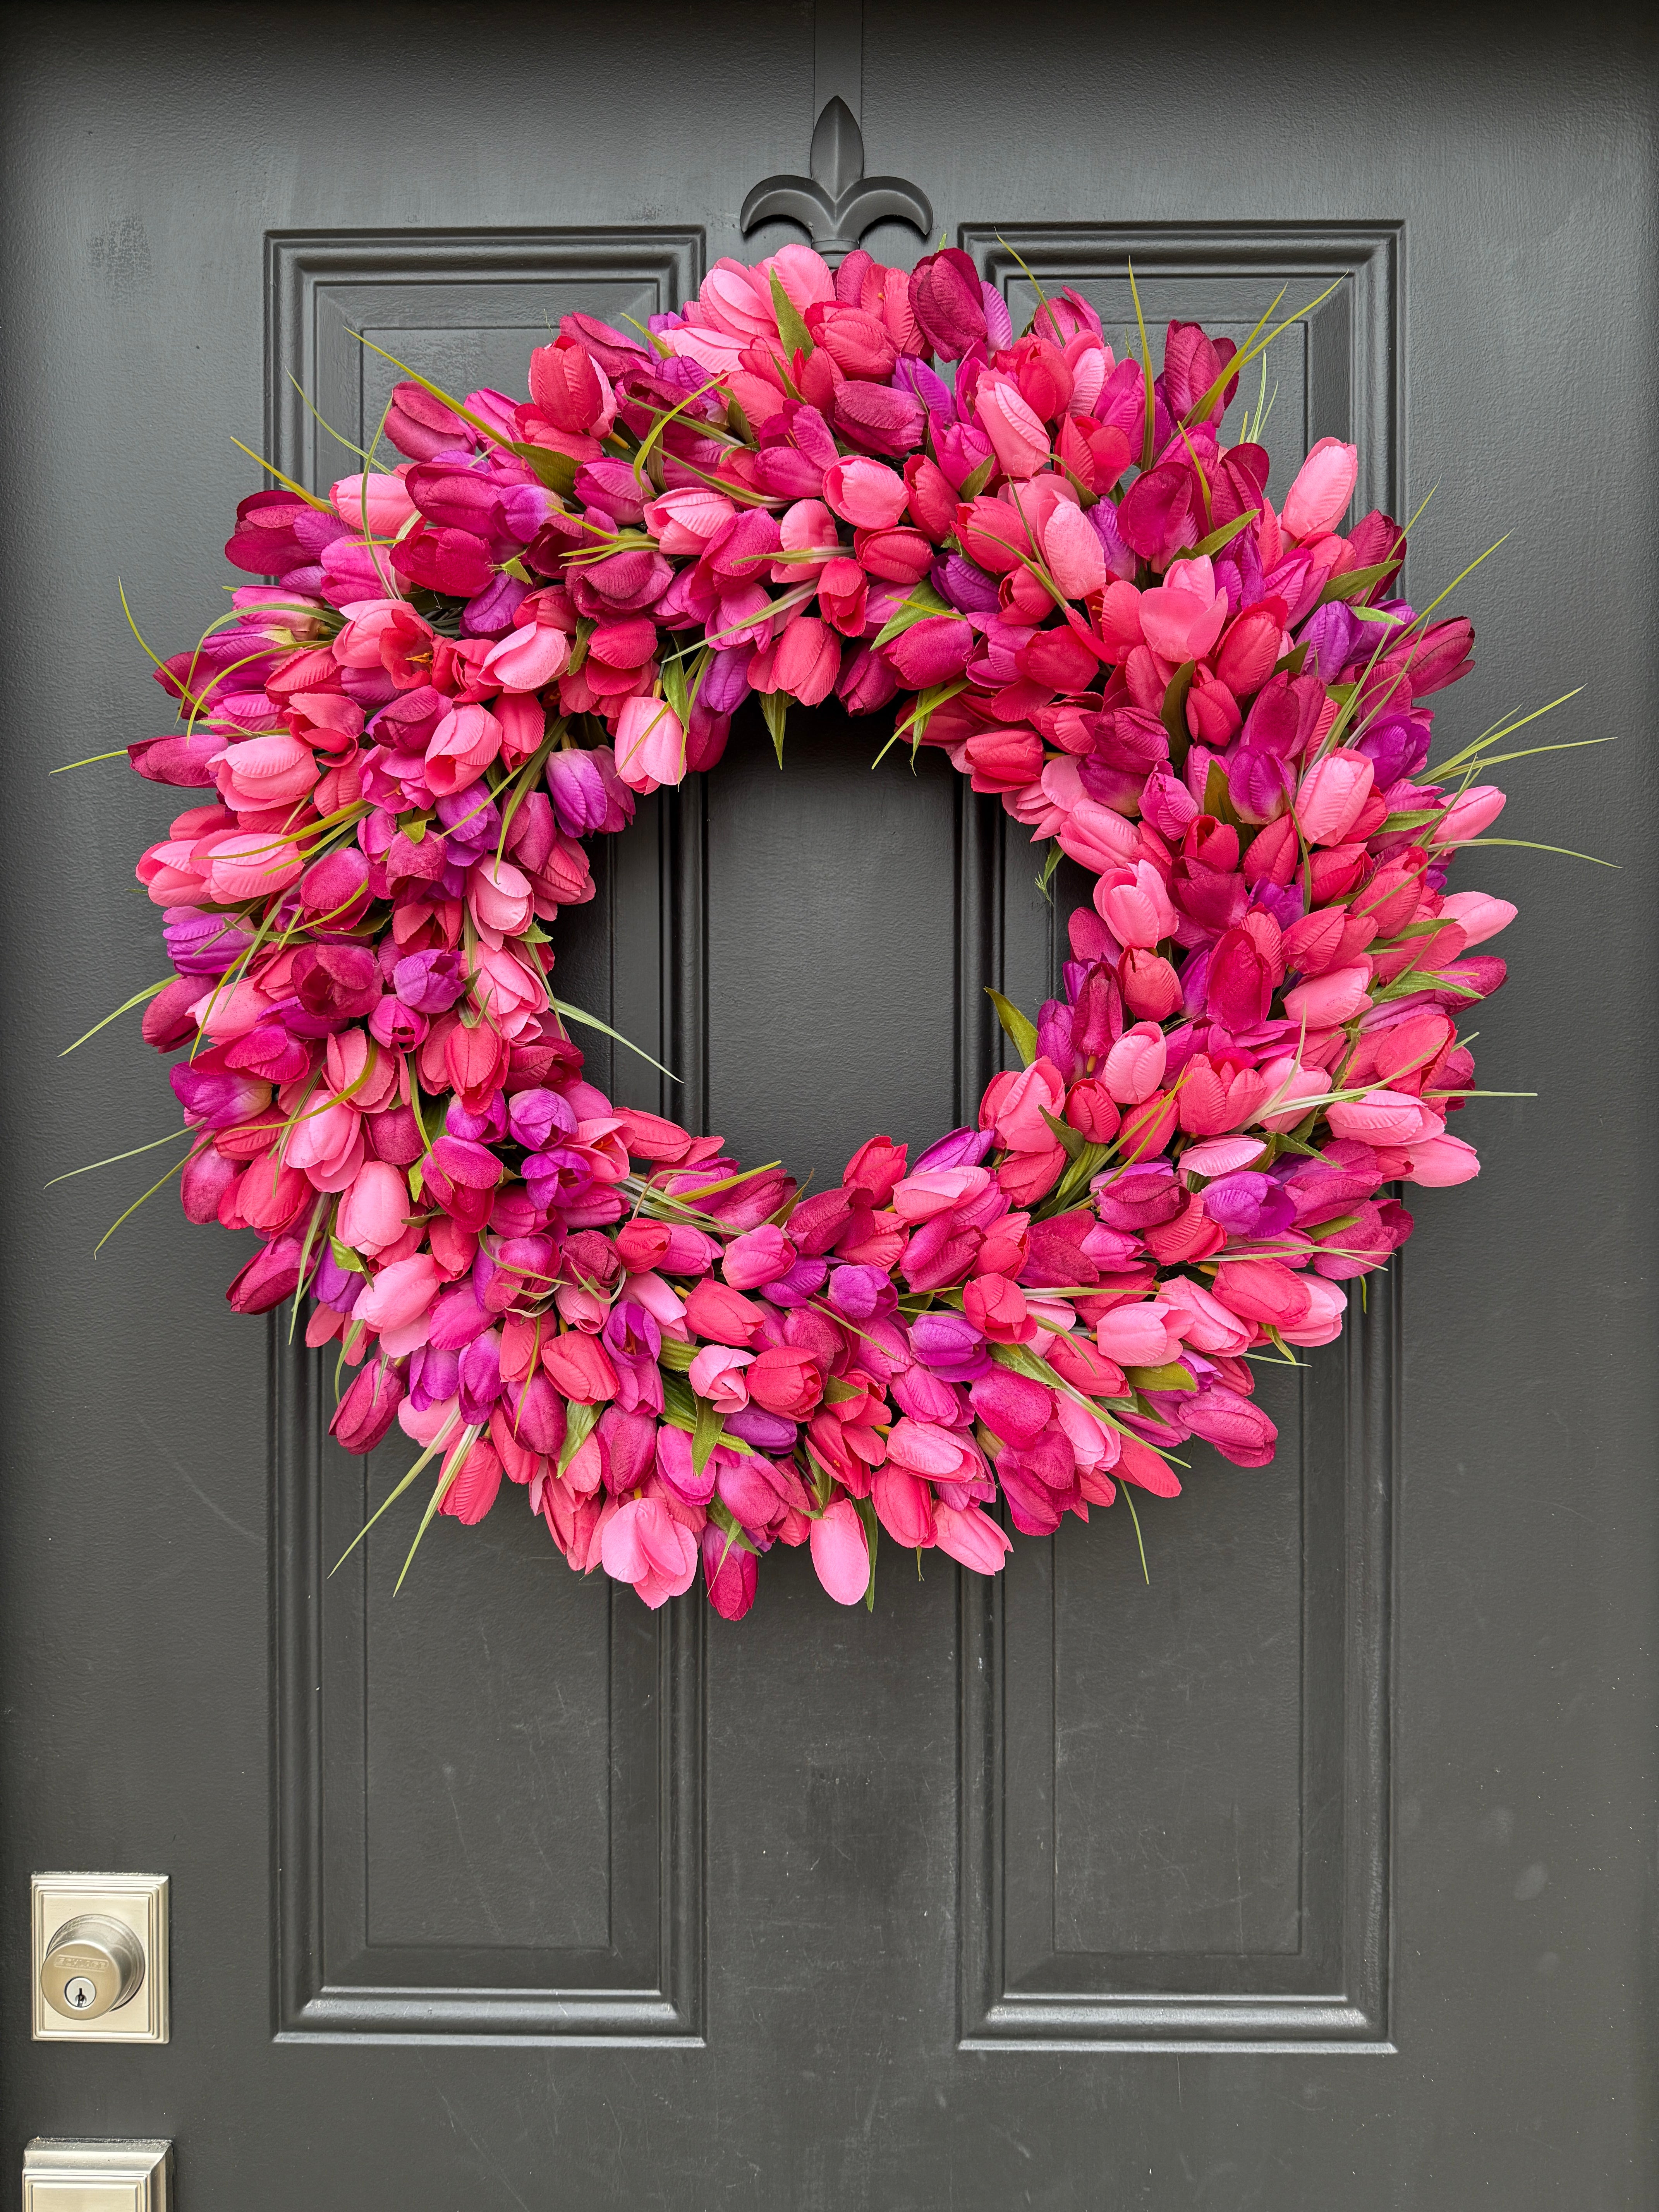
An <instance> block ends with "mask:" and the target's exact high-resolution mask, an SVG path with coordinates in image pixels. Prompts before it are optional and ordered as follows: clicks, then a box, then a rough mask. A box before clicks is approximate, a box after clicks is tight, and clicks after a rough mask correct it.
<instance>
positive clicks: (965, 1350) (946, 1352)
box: [910, 1311, 991, 1383]
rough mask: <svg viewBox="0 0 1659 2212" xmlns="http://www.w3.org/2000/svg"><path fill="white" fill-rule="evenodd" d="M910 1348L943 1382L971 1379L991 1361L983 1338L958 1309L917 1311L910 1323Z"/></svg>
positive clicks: (966, 1381)
mask: <svg viewBox="0 0 1659 2212" xmlns="http://www.w3.org/2000/svg"><path fill="white" fill-rule="evenodd" d="M910 1348H911V1350H912V1351H913V1352H915V1356H916V1358H918V1359H919V1360H920V1361H921V1364H922V1365H923V1366H924V1367H931V1368H932V1369H933V1372H934V1374H935V1375H942V1376H944V1378H945V1381H946V1382H947V1383H971V1382H973V1381H975V1378H976V1377H977V1376H981V1375H983V1374H984V1373H985V1372H986V1370H987V1369H988V1368H989V1366H990V1364H991V1359H990V1355H989V1353H988V1352H987V1351H986V1349H985V1339H984V1338H983V1336H981V1334H980V1332H979V1331H978V1329H976V1328H975V1327H974V1325H973V1323H972V1322H970V1321H969V1320H968V1319H967V1317H966V1316H964V1315H963V1314H959V1313H951V1312H948V1311H941V1312H939V1313H923V1314H918V1315H917V1316H916V1317H915V1320H914V1321H913V1322H911V1324H910Z"/></svg>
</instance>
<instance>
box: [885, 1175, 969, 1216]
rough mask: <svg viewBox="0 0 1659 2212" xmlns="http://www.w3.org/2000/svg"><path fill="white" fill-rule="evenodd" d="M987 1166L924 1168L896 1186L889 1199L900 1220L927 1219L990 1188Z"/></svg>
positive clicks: (906, 1177)
mask: <svg viewBox="0 0 1659 2212" xmlns="http://www.w3.org/2000/svg"><path fill="white" fill-rule="evenodd" d="M990 1182H991V1177H990V1175H989V1173H988V1172H987V1170H985V1169H984V1168H923V1169H921V1170H920V1171H919V1172H918V1173H916V1174H915V1175H913V1176H905V1177H904V1179H903V1181H902V1182H899V1183H896V1184H895V1186H894V1188H893V1195H892V1198H891V1200H890V1204H891V1206H892V1207H893V1209H894V1211H895V1212H896V1213H897V1215H898V1217H899V1219H900V1220H901V1221H928V1220H931V1219H932V1218H933V1215H934V1214H936V1213H948V1212H950V1211H951V1208H952V1207H953V1206H961V1205H962V1204H963V1202H964V1200H969V1199H973V1198H977V1197H978V1196H979V1194H980V1193H981V1191H983V1190H987V1189H988V1188H990Z"/></svg>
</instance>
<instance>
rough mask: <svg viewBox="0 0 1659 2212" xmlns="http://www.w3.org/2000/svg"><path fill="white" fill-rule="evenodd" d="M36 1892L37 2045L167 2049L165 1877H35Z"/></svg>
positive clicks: (33, 1917) (33, 1928) (32, 1912)
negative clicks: (155, 2046) (156, 2045)
mask: <svg viewBox="0 0 1659 2212" xmlns="http://www.w3.org/2000/svg"><path fill="white" fill-rule="evenodd" d="M29 1887H30V1890H31V1893H32V1894H31V1898H30V1908H31V1909H30V1923H31V1933H32V1938H33V1965H34V2036H35V2039H36V2041H37V2042H49V2043H52V2042H60V2041H62V2042H77V2043H78V2042H87V2043H165V2042H166V2041H167V1876H166V1875H156V1874H37V1875H34V1876H33V1878H32V1880H31V1881H30V1884H29Z"/></svg>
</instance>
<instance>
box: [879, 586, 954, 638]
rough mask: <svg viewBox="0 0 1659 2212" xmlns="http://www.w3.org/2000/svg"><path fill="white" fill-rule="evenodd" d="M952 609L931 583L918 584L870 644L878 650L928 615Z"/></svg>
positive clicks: (941, 613)
mask: <svg viewBox="0 0 1659 2212" xmlns="http://www.w3.org/2000/svg"><path fill="white" fill-rule="evenodd" d="M952 611H953V610H952V609H951V606H950V605H948V603H947V602H946V601H945V600H944V599H940V597H939V593H938V592H936V591H935V590H934V589H933V586H932V585H931V584H918V585H917V586H915V589H914V590H913V591H912V592H910V594H909V596H908V599H906V600H905V602H904V604H903V605H902V607H901V608H900V609H899V611H898V612H897V613H896V615H895V616H894V617H893V618H892V619H891V621H890V622H889V623H886V624H885V625H884V627H883V628H882V629H879V630H878V631H877V633H876V635H875V636H874V637H873V638H872V641H871V643H872V647H873V648H874V649H876V650H877V651H879V649H880V648H881V647H883V646H884V645H890V644H891V642H892V641H893V640H894V639H895V638H896V637H902V636H903V635H904V633H905V631H906V630H907V629H914V628H915V625H916V623H919V622H925V621H926V620H927V617H928V616H929V615H948V614H950V613H951V612H952Z"/></svg>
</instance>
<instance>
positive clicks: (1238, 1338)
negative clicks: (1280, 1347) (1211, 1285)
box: [1158, 1275, 1255, 1357]
mask: <svg viewBox="0 0 1659 2212" xmlns="http://www.w3.org/2000/svg"><path fill="white" fill-rule="evenodd" d="M1158 1295H1159V1297H1161V1298H1162V1299H1163V1300H1164V1304H1166V1305H1170V1306H1173V1307H1174V1309H1175V1310H1176V1312H1177V1313H1179V1314H1181V1315H1182V1316H1184V1318H1183V1322H1182V1335H1183V1337H1184V1338H1185V1339H1186V1340H1187V1342H1188V1344H1190V1345H1191V1346H1192V1347H1193V1350H1194V1352H1220V1353H1221V1354H1222V1355H1223V1356H1224V1357H1226V1356H1228V1355H1231V1354H1235V1353H1237V1352H1245V1351H1248V1350H1249V1345H1250V1340H1251V1339H1252V1337H1253V1336H1254V1335H1255V1330H1254V1329H1253V1328H1251V1327H1250V1326H1249V1323H1248V1322H1243V1321H1241V1320H1240V1319H1239V1317H1238V1316H1237V1314H1236V1313H1233V1312H1231V1311H1230V1310H1229V1309H1228V1308H1227V1307H1225V1306H1224V1305H1223V1304H1222V1303H1221V1301H1220V1299H1219V1298H1218V1297H1213V1296H1212V1294H1211V1293H1210V1292H1209V1291H1206V1289H1205V1288H1204V1286H1203V1285H1202V1284H1201V1283H1196V1282H1194V1280H1193V1279H1192V1277H1191V1276H1190V1275H1170V1276H1169V1277H1168V1278H1167V1279H1165V1280H1164V1282H1162V1283H1160V1284H1159V1285H1158Z"/></svg>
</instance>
